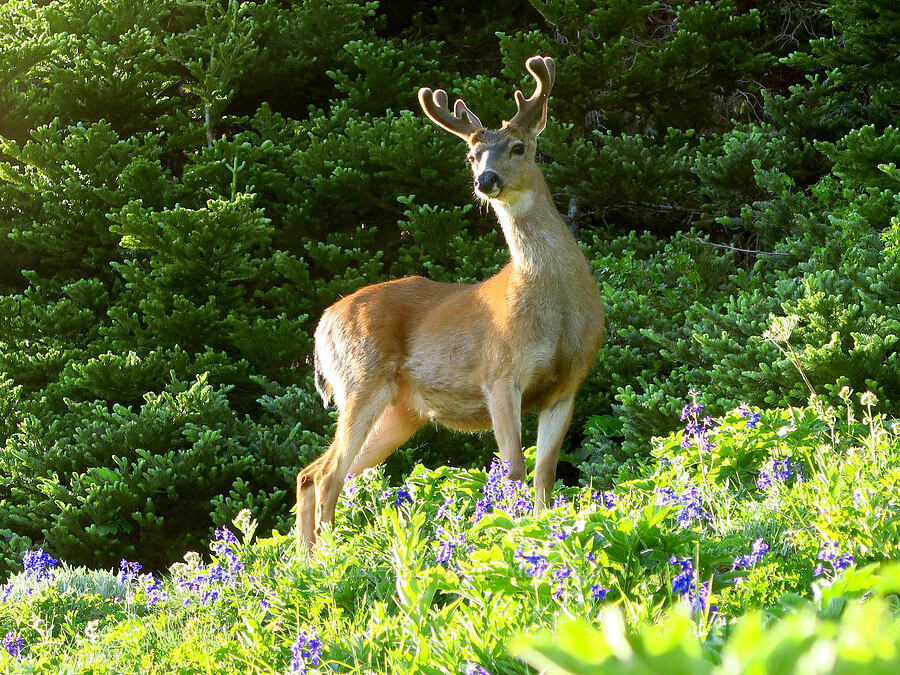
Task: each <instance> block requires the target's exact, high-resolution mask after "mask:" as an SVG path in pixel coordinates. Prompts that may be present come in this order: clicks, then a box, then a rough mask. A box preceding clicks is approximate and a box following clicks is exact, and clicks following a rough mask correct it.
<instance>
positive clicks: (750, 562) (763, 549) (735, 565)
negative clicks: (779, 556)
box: [731, 537, 769, 584]
mask: <svg viewBox="0 0 900 675" xmlns="http://www.w3.org/2000/svg"><path fill="white" fill-rule="evenodd" d="M768 552H769V545H768V544H767V543H766V542H764V541H763V540H762V537H760V538H759V539H756V540H755V541H754V542H753V544H752V546H751V547H750V553H745V554H744V555H739V556H737V557H736V558H735V559H734V562H732V563H731V569H732V570H737V569H742V568H746V569H749V568H752V567H755V566H756V563H758V562H759V561H760V560H762V559H763V557H764V556H765V555H766V553H768ZM740 582H741V578H740V577H735V579H734V583H736V584H738V583H740Z"/></svg>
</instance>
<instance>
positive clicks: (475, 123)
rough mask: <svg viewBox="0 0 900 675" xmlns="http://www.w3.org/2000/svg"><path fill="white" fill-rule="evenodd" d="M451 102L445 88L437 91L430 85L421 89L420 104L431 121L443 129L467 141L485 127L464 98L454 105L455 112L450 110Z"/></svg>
mask: <svg viewBox="0 0 900 675" xmlns="http://www.w3.org/2000/svg"><path fill="white" fill-rule="evenodd" d="M449 103H450V101H449V99H448V98H447V92H445V91H444V90H443V89H437V90H435V91H432V90H431V89H429V88H428V87H422V88H421V89H419V105H421V106H422V110H424V111H425V114H426V115H428V117H429V118H430V119H431V121H432V122H434V123H435V124H437V125H438V126H439V127H441V128H442V129H446V130H447V131H449V132H450V133H451V134H455V135H457V136H459V137H460V138H462V139H463V140H465V141H468V140H469V137H470V136H471V135H472V134H474V133H475V132H476V131H480V130H481V129H484V125H483V124H482V123H481V120H479V119H478V116H477V115H475V113H473V112H472V111H471V110H469V109H468V108H467V107H466V104H465V103H463V101H462V99H457V101H456V103H455V104H454V105H453V112H450V106H449Z"/></svg>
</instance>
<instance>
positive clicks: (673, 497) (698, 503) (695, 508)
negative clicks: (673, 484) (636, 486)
mask: <svg viewBox="0 0 900 675" xmlns="http://www.w3.org/2000/svg"><path fill="white" fill-rule="evenodd" d="M656 503H657V504H659V505H661V506H666V505H668V504H678V505H680V506H681V507H682V508H681V510H679V511H678V514H677V515H676V516H675V519H676V520H677V521H678V524H679V525H680V526H681V527H685V528H687V527H690V526H691V524H693V522H694V521H695V520H698V519H701V518H702V519H704V520H712V516H711V515H709V513H707V512H706V511H705V510H704V509H703V497H702V495H701V494H700V490H699V489H698V488H697V487H695V486H692V485H689V486H687V487H686V488H685V490H684V491H683V492H682V493H681V494H678V493H676V492H675V490H673V489H672V488H657V489H656Z"/></svg>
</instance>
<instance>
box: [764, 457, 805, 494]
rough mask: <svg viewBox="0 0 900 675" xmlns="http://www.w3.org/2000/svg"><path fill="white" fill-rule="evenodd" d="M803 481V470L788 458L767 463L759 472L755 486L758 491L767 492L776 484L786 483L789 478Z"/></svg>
mask: <svg viewBox="0 0 900 675" xmlns="http://www.w3.org/2000/svg"><path fill="white" fill-rule="evenodd" d="M793 476H796V477H797V480H803V469H802V468H801V467H800V465H799V464H795V463H792V462H791V461H790V459H789V458H788V457H783V458H781V459H772V460H769V463H768V464H767V465H766V466H765V467H764V468H761V469H760V470H759V477H758V478H757V479H756V486H757V487H758V488H759V489H760V490H769V489H771V488H772V486H773V485H774V484H775V483H776V482H777V483H786V482H788V480H790V479H791V477H793Z"/></svg>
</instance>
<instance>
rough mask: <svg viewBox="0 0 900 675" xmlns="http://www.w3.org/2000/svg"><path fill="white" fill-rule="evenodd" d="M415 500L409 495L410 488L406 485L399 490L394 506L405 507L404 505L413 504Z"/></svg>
mask: <svg viewBox="0 0 900 675" xmlns="http://www.w3.org/2000/svg"><path fill="white" fill-rule="evenodd" d="M412 503H413V498H412V495H411V494H410V493H409V488H407V487H406V486H405V485H404V486H402V487H401V488H400V489H398V490H397V498H396V499H395V500H394V504H395V505H396V506H403V505H404V504H412Z"/></svg>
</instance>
